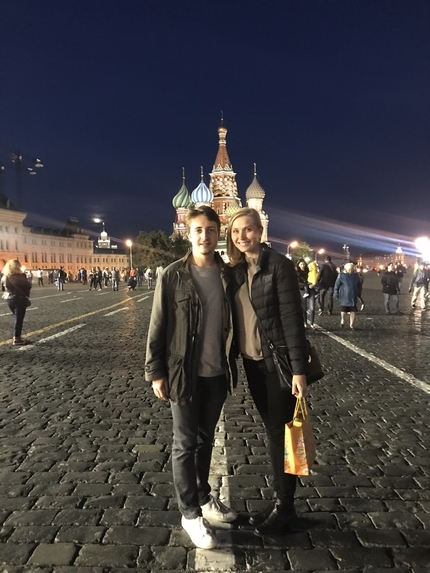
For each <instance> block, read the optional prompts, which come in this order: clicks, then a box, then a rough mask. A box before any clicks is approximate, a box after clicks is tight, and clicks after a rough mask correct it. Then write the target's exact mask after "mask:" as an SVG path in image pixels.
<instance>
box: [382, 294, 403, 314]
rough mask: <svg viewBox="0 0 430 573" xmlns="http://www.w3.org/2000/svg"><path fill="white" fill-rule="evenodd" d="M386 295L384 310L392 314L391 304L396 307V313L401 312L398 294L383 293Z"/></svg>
mask: <svg viewBox="0 0 430 573" xmlns="http://www.w3.org/2000/svg"><path fill="white" fill-rule="evenodd" d="M382 294H383V295H384V310H385V312H386V313H387V314H391V304H390V303H392V306H394V312H399V311H400V309H399V297H398V295H397V294H388V293H386V292H384V293H382Z"/></svg>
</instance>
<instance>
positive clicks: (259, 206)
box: [172, 124, 269, 250]
mask: <svg viewBox="0 0 430 573" xmlns="http://www.w3.org/2000/svg"><path fill="white" fill-rule="evenodd" d="M218 137H219V146H218V153H217V156H216V158H215V164H214V166H213V169H212V173H210V183H209V188H208V187H207V185H206V184H205V182H204V175H203V168H201V173H200V176H201V180H200V183H199V184H198V185H197V187H196V188H195V189H194V191H193V192H192V193H191V194H190V193H189V191H188V189H187V186H186V184H185V173H184V170H182V187H181V188H180V189H179V191H178V193H177V194H176V195H175V197H174V198H173V201H172V204H173V207H174V208H175V209H176V220H175V222H174V223H173V236H174V235H182V236H184V237H185V236H186V225H185V217H186V214H187V211H188V210H189V209H190V208H192V207H200V206H202V205H209V206H210V207H212V208H213V209H214V211H216V212H217V213H218V215H219V218H220V220H221V236H220V240H219V242H218V250H225V247H226V240H225V237H226V231H227V225H228V220H229V218H230V217H231V216H232V215H233V214H234V213H235V212H236V211H237V210H238V209H240V208H241V207H242V201H241V199H240V197H239V195H238V193H237V183H236V173H235V172H234V171H233V166H232V164H231V162H230V158H229V155H228V151H227V141H226V139H227V128H226V127H225V126H224V125H223V124H221V125H220V127H219V128H218ZM265 195H266V193H265V191H264V189H263V187H262V186H261V185H260V183H259V181H258V178H257V168H256V164H255V163H254V179H253V181H252V183H251V185H250V186H249V187H248V189H247V190H246V193H245V198H246V205H247V206H248V207H251V208H253V209H255V210H256V211H258V213H259V214H260V218H261V223H262V225H263V235H262V238H261V240H262V241H265V242H267V240H268V226H269V218H268V216H267V214H266V213H265V212H264V210H263V201H264V197H265Z"/></svg>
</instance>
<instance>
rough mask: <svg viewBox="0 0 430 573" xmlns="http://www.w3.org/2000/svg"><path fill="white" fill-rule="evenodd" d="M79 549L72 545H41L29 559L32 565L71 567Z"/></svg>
mask: <svg viewBox="0 0 430 573" xmlns="http://www.w3.org/2000/svg"><path fill="white" fill-rule="evenodd" d="M76 554H77V548H76V547H75V546H74V545H73V544H71V543H55V544H52V543H51V544H47V543H41V544H40V545H38V546H37V547H36V549H35V550H34V553H33V555H32V556H31V557H30V559H29V563H30V564H31V565H70V564H71V563H73V561H74V558H75V555H76Z"/></svg>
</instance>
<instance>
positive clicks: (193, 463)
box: [145, 206, 237, 549]
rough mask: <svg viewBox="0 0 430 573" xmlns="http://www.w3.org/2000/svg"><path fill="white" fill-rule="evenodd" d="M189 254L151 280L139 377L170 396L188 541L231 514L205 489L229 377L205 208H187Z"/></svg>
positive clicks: (227, 308)
mask: <svg viewBox="0 0 430 573" xmlns="http://www.w3.org/2000/svg"><path fill="white" fill-rule="evenodd" d="M186 226H187V235H188V239H189V241H190V243H191V252H190V253H188V254H187V255H186V256H185V257H183V258H182V259H179V260H178V261H175V262H174V263H172V264H170V265H169V266H168V267H167V268H166V269H165V270H164V272H163V275H162V276H161V278H160V280H158V281H157V285H156V289H155V294H154V302H153V306H152V313H151V320H150V324H149V332H148V341H147V350H146V364H145V379H146V380H147V381H148V382H152V388H153V390H154V393H155V395H156V396H157V398H159V399H161V400H166V401H167V400H170V405H171V414H172V419H173V446H172V471H173V482H174V485H175V491H176V497H177V501H178V507H179V511H180V512H181V514H182V520H181V524H182V527H183V528H184V530H185V531H186V532H187V533H188V535H189V536H190V538H191V541H192V542H193V543H194V545H195V546H196V547H200V548H202V549H211V548H213V547H215V546H216V543H217V541H216V538H215V535H214V533H213V530H212V529H211V527H210V525H209V523H208V522H207V521H206V518H208V519H212V518H213V519H216V520H217V521H223V522H231V521H234V520H235V519H236V518H237V513H236V512H235V511H233V510H232V509H230V508H229V507H227V506H226V505H224V504H223V503H222V502H221V501H220V500H219V499H218V498H215V497H213V496H212V494H211V486H210V485H209V481H208V478H209V469H210V463H211V457H212V448H213V441H214V435H215V428H216V425H217V423H218V420H219V416H220V413H221V410H222V407H223V404H224V402H225V400H226V397H227V391H228V389H229V390H230V391H231V390H232V388H233V386H234V385H235V384H236V382H237V372H236V362H235V356H234V353H233V347H232V342H233V327H232V324H233V320H232V311H231V305H230V303H229V299H228V297H227V287H228V284H229V273H228V269H227V268H226V266H225V264H224V262H223V261H222V259H221V257H220V256H219V255H218V254H217V253H215V249H216V246H217V242H218V239H219V234H220V226H221V225H220V220H219V217H218V215H217V213H216V212H215V211H214V210H213V209H211V208H210V207H207V206H203V207H200V208H197V209H192V210H189V211H188V213H187V218H186Z"/></svg>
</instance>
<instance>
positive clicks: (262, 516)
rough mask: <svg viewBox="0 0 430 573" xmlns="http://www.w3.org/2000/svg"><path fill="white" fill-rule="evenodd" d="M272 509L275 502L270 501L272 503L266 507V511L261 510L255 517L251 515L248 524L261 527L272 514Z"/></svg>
mask: <svg viewBox="0 0 430 573" xmlns="http://www.w3.org/2000/svg"><path fill="white" fill-rule="evenodd" d="M274 509H275V501H272V503H271V504H270V505H268V506H267V507H266V509H263V511H259V512H258V513H256V514H255V515H251V517H250V518H249V523H250V524H251V525H261V524H262V523H264V522H265V521H266V519H267V518H268V517H269V515H270V514H271V513H272V511H273V510H274Z"/></svg>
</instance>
